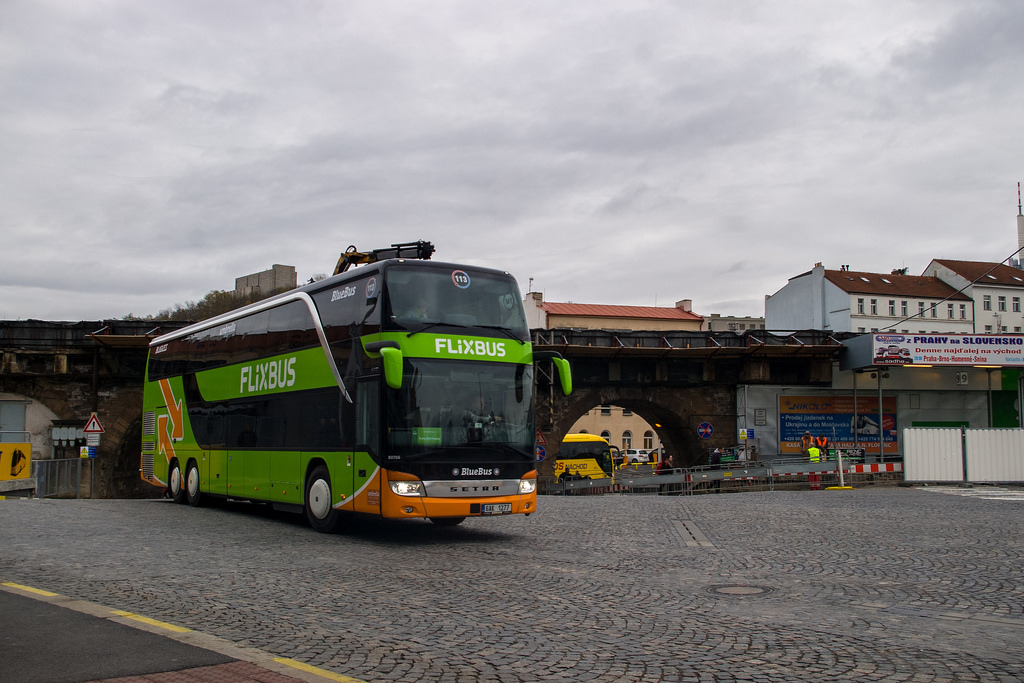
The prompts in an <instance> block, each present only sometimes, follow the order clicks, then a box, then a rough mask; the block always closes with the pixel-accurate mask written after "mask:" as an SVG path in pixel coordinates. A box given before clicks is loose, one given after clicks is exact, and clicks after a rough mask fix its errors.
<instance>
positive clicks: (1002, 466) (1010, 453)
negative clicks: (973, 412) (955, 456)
mask: <svg viewBox="0 0 1024 683" xmlns="http://www.w3.org/2000/svg"><path fill="white" fill-rule="evenodd" d="M967 477H968V481H971V482H978V483H982V482H1018V481H1024V431H1022V430H1020V429H968V430H967Z"/></svg>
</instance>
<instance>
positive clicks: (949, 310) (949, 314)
mask: <svg viewBox="0 0 1024 683" xmlns="http://www.w3.org/2000/svg"><path fill="white" fill-rule="evenodd" d="M946 317H947V318H949V319H950V320H952V319H953V304H946Z"/></svg>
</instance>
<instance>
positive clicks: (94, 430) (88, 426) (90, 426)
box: [82, 413, 103, 434]
mask: <svg viewBox="0 0 1024 683" xmlns="http://www.w3.org/2000/svg"><path fill="white" fill-rule="evenodd" d="M82 432H83V433H85V434H102V433H103V425H101V424H100V418H99V416H98V415H96V413H91V414H90V415H89V421H88V422H86V423H85V426H84V427H82Z"/></svg>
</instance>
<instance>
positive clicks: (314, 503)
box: [304, 465, 342, 534]
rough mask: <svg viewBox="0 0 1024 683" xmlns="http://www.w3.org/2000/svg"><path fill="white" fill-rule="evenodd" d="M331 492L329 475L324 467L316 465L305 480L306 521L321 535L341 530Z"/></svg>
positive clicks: (339, 519) (339, 516)
mask: <svg viewBox="0 0 1024 683" xmlns="http://www.w3.org/2000/svg"><path fill="white" fill-rule="evenodd" d="M333 498H334V496H333V493H332V492H331V473H330V472H329V471H328V470H327V467H326V466H325V465H317V466H316V467H315V468H313V471H312V472H310V473H309V477H307V479H306V500H305V503H304V506H305V508H306V519H308V520H309V525H310V526H311V527H313V529H314V530H316V531H319V532H320V533H322V534H333V533H337V532H338V530H339V529H341V522H342V519H341V515H342V513H341V512H339V511H338V510H336V509H334V505H332V500H333Z"/></svg>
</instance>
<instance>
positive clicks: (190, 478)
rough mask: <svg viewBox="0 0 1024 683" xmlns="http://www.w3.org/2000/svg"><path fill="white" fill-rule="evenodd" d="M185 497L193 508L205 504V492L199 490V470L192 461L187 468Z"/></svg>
mask: <svg viewBox="0 0 1024 683" xmlns="http://www.w3.org/2000/svg"><path fill="white" fill-rule="evenodd" d="M185 497H186V498H187V499H188V504H189V505H191V506H192V507H194V508H195V507H199V506H200V505H202V504H203V492H202V491H200V490H199V468H198V467H197V466H196V463H195V461H191V462H189V464H188V467H186V468H185Z"/></svg>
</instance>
